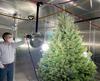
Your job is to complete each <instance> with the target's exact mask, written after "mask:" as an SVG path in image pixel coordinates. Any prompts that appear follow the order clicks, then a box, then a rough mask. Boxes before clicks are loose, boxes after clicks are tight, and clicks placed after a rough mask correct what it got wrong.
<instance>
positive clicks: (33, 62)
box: [26, 38, 39, 81]
mask: <svg viewBox="0 0 100 81" xmlns="http://www.w3.org/2000/svg"><path fill="white" fill-rule="evenodd" d="M26 42H27V45H28V51H29V55H30V60H31V62H32V67H33V71H34V72H35V76H36V79H37V81H39V78H38V75H37V72H36V69H35V65H34V60H33V58H32V54H31V50H30V44H29V42H28V39H27V38H26Z"/></svg>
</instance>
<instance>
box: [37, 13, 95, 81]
mask: <svg viewBox="0 0 100 81" xmlns="http://www.w3.org/2000/svg"><path fill="white" fill-rule="evenodd" d="M82 43H83V42H82V37H81V36H80V35H79V30H78V26H77V25H76V24H74V19H73V18H72V17H71V16H70V15H66V14H64V13H62V14H60V15H59V17H58V25H57V29H56V30H55V32H54V34H53V37H52V39H51V40H50V44H49V46H50V48H49V50H48V51H47V52H45V55H44V56H43V57H42V58H41V60H40V63H39V68H38V73H39V75H40V78H41V79H42V81H93V80H94V76H95V73H96V66H95V64H94V63H93V61H92V60H91V59H90V58H89V57H90V55H89V53H88V56H87V57H85V56H84V54H83V53H84V52H85V51H87V48H86V47H85V46H83V45H82Z"/></svg>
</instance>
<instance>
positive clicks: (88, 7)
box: [0, 0, 100, 54]
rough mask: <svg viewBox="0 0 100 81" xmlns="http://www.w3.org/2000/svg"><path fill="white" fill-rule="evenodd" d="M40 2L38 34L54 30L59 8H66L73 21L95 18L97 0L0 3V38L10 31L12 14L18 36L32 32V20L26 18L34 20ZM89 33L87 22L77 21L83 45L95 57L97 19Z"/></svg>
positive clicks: (99, 2) (99, 1)
mask: <svg viewBox="0 0 100 81" xmlns="http://www.w3.org/2000/svg"><path fill="white" fill-rule="evenodd" d="M40 1H42V2H43V5H40V13H39V18H41V19H40V20H39V30H38V31H39V32H41V33H45V31H47V30H50V29H52V28H54V24H55V23H54V21H55V22H56V14H57V13H60V12H61V10H63V11H64V9H63V8H62V6H63V5H64V6H65V7H66V9H67V10H66V13H71V15H73V16H74V17H75V18H77V19H76V20H80V19H81V20H82V19H88V18H94V17H99V16H100V15H99V14H100V0H0V35H2V33H4V32H5V31H14V18H13V17H12V16H13V15H14V13H17V16H16V17H17V18H19V19H16V23H17V27H18V31H17V32H18V37H22V36H23V35H24V33H32V32H34V31H35V20H28V16H32V17H34V18H35V17H36V8H37V6H36V3H37V2H40ZM91 22H92V24H91V25H92V26H91V32H90V30H89V29H90V23H89V21H87V22H80V23H77V24H78V25H79V29H80V30H81V34H82V35H84V37H83V40H84V41H85V45H88V46H91V49H92V50H95V53H96V54H99V53H100V50H99V49H100V38H99V36H100V32H99V31H100V20H99V19H97V20H93V21H91Z"/></svg>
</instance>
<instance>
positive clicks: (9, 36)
mask: <svg viewBox="0 0 100 81" xmlns="http://www.w3.org/2000/svg"><path fill="white" fill-rule="evenodd" d="M4 41H5V42H7V43H11V42H12V41H13V36H12V35H7V36H5V37H4Z"/></svg>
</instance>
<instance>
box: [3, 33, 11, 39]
mask: <svg viewBox="0 0 100 81" xmlns="http://www.w3.org/2000/svg"><path fill="white" fill-rule="evenodd" d="M7 35H12V33H10V32H5V33H3V35H2V38H3V39H4V38H5V37H6V36H7Z"/></svg>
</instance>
